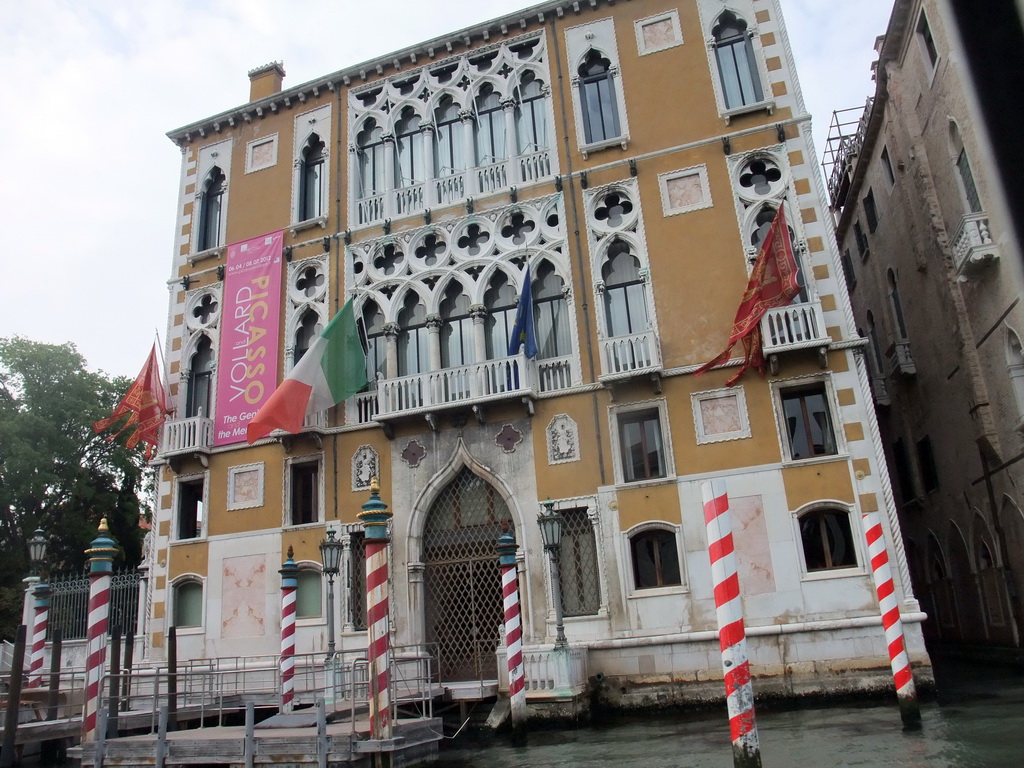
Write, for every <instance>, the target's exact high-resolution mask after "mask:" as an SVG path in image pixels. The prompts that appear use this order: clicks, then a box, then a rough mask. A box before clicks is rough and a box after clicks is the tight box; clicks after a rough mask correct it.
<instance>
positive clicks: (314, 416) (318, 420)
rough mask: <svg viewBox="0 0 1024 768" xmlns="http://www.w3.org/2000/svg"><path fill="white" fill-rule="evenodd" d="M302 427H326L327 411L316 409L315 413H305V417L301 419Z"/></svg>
mask: <svg viewBox="0 0 1024 768" xmlns="http://www.w3.org/2000/svg"><path fill="white" fill-rule="evenodd" d="M302 428H303V429H326V428H327V411H317V412H315V413H309V414H306V417H305V418H304V419H303V420H302Z"/></svg>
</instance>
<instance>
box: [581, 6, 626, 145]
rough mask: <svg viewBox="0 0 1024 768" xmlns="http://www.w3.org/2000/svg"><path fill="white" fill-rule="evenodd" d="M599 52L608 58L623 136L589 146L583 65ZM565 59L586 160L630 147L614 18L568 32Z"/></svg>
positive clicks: (600, 20)
mask: <svg viewBox="0 0 1024 768" xmlns="http://www.w3.org/2000/svg"><path fill="white" fill-rule="evenodd" d="M591 49H595V50H598V51H600V52H601V53H603V54H604V55H605V56H607V57H608V61H609V62H610V65H611V66H610V71H609V74H610V75H611V79H612V86H613V87H614V89H615V99H616V108H617V110H618V117H619V135H618V136H614V137H609V138H608V139H603V140H601V141H597V142H590V143H588V142H587V138H586V134H585V133H584V131H583V106H582V104H581V103H580V89H579V75H578V74H577V72H578V70H579V68H580V64H581V63H583V59H584V58H585V57H586V55H587V53H588V52H589V51H590V50H591ZM565 55H566V59H567V61H568V65H569V70H568V75H569V81H570V89H571V91H572V112H573V121H574V122H575V124H576V141H577V144H578V146H579V148H580V151H581V152H582V153H583V157H584V158H586V157H587V156H588V155H589V154H590V153H591V152H597V151H598V150H601V149H607V148H608V147H615V146H619V147H622V149H625V148H626V147H627V146H628V145H629V119H628V116H627V114H626V93H625V88H624V86H623V83H622V70H621V67H620V63H619V62H620V57H619V46H618V39H617V38H616V36H615V21H614V19H613V18H612V17H610V16H609V17H608V18H604V19H598V20H596V21H592V22H589V23H587V24H579V25H577V26H575V27H569V28H568V29H566V30H565Z"/></svg>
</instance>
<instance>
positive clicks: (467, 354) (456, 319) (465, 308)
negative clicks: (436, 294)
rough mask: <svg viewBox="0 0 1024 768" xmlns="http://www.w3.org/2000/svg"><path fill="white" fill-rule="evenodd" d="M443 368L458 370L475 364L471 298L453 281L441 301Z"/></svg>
mask: <svg viewBox="0 0 1024 768" xmlns="http://www.w3.org/2000/svg"><path fill="white" fill-rule="evenodd" d="M441 319H442V320H443V321H444V322H443V324H442V325H441V366H442V367H443V368H458V367H459V366H463V365H468V364H469V363H472V362H473V358H474V355H473V319H472V317H470V313H469V297H468V296H467V295H466V294H465V293H464V292H463V290H462V285H461V284H460V283H459V282H458V281H457V280H453V281H452V282H451V283H450V284H449V285H448V288H447V289H446V290H445V292H444V299H443V300H442V301H441Z"/></svg>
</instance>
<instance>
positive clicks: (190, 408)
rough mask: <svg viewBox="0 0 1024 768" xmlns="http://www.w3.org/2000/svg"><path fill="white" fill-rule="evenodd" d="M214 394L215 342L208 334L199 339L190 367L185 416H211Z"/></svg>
mask: <svg viewBox="0 0 1024 768" xmlns="http://www.w3.org/2000/svg"><path fill="white" fill-rule="evenodd" d="M212 395H213V344H212V343H211V342H210V338H209V337H208V336H206V335H204V336H203V338H202V339H200V340H199V344H197V345H196V351H195V353H194V354H193V355H192V360H191V362H190V363H189V368H188V392H187V393H186V396H185V418H192V417H193V416H206V417H209V416H210V403H211V401H212V399H213V398H212Z"/></svg>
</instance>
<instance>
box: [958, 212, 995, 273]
mask: <svg viewBox="0 0 1024 768" xmlns="http://www.w3.org/2000/svg"><path fill="white" fill-rule="evenodd" d="M950 243H951V244H952V251H953V263H954V265H955V266H956V273H957V275H959V276H966V275H971V274H975V273H977V272H980V271H981V270H982V269H984V268H985V267H986V266H988V265H989V264H991V263H993V262H995V261H996V260H997V259H998V258H999V246H998V245H997V244H996V243H994V242H993V241H992V234H991V232H990V231H989V228H988V214H986V213H969V214H967V215H966V216H964V217H963V218H962V219H961V220H960V226H959V227H957V230H956V233H955V234H954V235H953V237H952V239H951V240H950Z"/></svg>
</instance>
